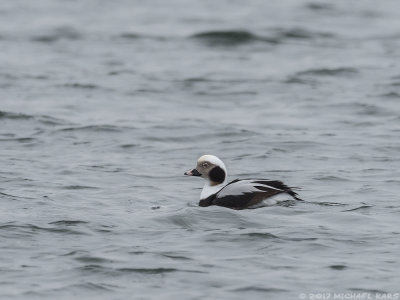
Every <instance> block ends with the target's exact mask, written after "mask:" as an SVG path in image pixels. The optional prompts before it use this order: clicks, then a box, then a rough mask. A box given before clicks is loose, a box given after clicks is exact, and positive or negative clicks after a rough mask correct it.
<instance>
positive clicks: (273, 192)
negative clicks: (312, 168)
mask: <svg viewBox="0 0 400 300" xmlns="http://www.w3.org/2000/svg"><path fill="white" fill-rule="evenodd" d="M185 175H188V176H199V177H203V178H204V179H206V180H207V182H206V184H205V185H204V187H203V190H202V191H201V194H200V202H199V206H203V207H205V206H210V205H218V206H224V207H228V208H232V209H245V208H257V207H261V206H266V205H273V204H276V203H277V202H279V201H284V200H290V199H296V200H301V199H300V198H298V197H297V193H296V192H294V191H293V190H292V189H291V188H290V187H288V186H287V185H285V184H284V183H283V182H281V181H278V180H266V179H243V180H239V179H236V180H234V181H231V182H229V183H228V179H227V175H228V174H227V171H226V167H225V164H224V163H223V162H222V160H220V159H219V158H218V157H216V156H214V155H203V156H202V157H200V158H199V159H198V161H197V166H196V168H194V169H193V170H189V171H187V172H185Z"/></svg>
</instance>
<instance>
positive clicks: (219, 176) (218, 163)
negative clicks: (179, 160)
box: [185, 155, 228, 186]
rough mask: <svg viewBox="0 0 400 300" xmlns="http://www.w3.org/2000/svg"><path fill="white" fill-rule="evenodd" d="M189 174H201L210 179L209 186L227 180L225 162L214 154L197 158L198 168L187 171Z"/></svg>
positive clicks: (200, 175) (186, 173)
mask: <svg viewBox="0 0 400 300" xmlns="http://www.w3.org/2000/svg"><path fill="white" fill-rule="evenodd" d="M185 175H188V176H199V177H203V178H204V179H206V180H208V185H209V186H218V185H221V184H223V183H225V182H226V181H227V178H228V173H227V171H226V167H225V164H224V163H223V162H222V160H220V159H219V158H218V157H216V156H214V155H203V156H201V157H200V158H199V159H198V160H197V166H196V168H194V169H192V170H189V171H187V172H185Z"/></svg>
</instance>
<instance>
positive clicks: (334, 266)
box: [329, 265, 347, 270]
mask: <svg viewBox="0 0 400 300" xmlns="http://www.w3.org/2000/svg"><path fill="white" fill-rule="evenodd" d="M329 268H331V269H333V270H345V269H347V266H345V265H331V266H329Z"/></svg>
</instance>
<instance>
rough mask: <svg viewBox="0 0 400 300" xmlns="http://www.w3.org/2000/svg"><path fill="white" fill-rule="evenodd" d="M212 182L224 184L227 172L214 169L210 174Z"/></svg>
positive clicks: (219, 168) (217, 168) (218, 168)
mask: <svg viewBox="0 0 400 300" xmlns="http://www.w3.org/2000/svg"><path fill="white" fill-rule="evenodd" d="M209 177H210V180H211V181H214V182H218V183H222V182H224V180H225V171H224V170H222V168H221V167H214V168H213V169H212V170H211V171H210V174H209Z"/></svg>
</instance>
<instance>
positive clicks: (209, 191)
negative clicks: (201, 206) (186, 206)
mask: <svg viewBox="0 0 400 300" xmlns="http://www.w3.org/2000/svg"><path fill="white" fill-rule="evenodd" d="M227 183H228V180H227V178H226V177H225V180H224V182H222V183H217V184H215V182H213V183H211V182H210V181H207V182H206V184H205V185H204V187H203V190H202V191H201V194H200V200H203V199H206V198H208V197H210V196H211V195H213V194H215V193H217V192H218V191H219V190H220V189H222V188H223V187H224V186H225V185H226V184H227Z"/></svg>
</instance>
